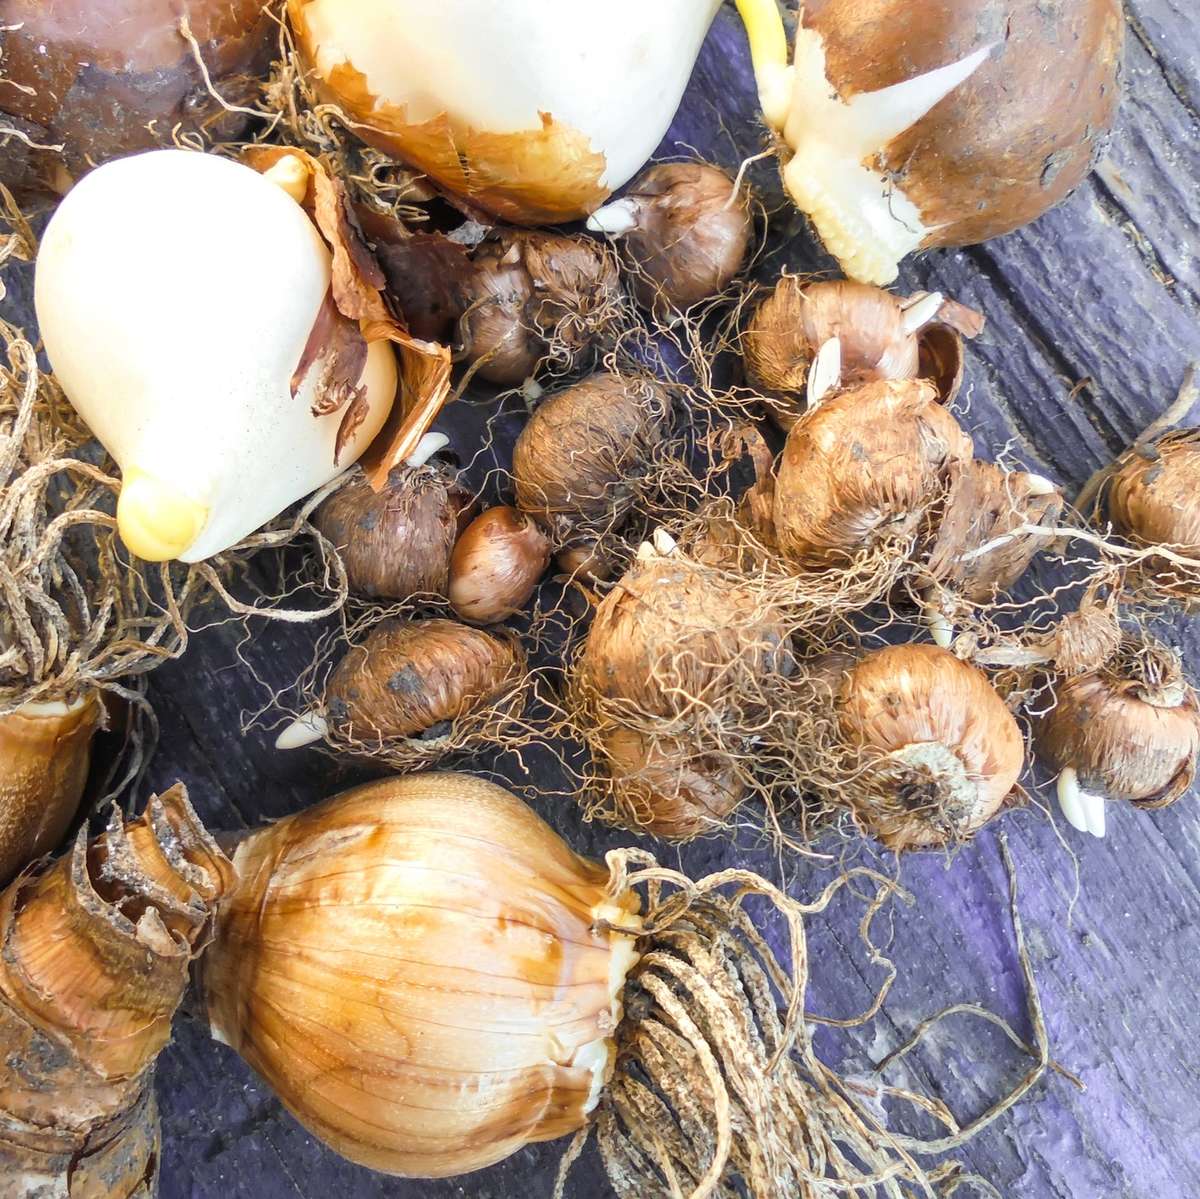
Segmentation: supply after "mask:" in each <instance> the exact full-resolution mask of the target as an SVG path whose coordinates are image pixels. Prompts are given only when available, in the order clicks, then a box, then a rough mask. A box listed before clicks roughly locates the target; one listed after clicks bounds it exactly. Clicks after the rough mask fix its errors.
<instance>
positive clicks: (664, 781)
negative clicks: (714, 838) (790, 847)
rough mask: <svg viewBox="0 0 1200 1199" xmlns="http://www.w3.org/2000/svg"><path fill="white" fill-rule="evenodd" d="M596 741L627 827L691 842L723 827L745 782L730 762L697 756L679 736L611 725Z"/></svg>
mask: <svg viewBox="0 0 1200 1199" xmlns="http://www.w3.org/2000/svg"><path fill="white" fill-rule="evenodd" d="M600 744H601V747H602V757H603V761H604V765H605V767H606V769H607V771H608V773H609V776H610V779H611V785H612V791H613V798H614V801H615V805H616V809H617V815H618V822H619V823H620V824H621V825H622V826H624V827H625V828H629V829H633V830H636V831H639V832H643V833H647V834H650V835H652V836H655V837H664V838H666V839H668V840H672V841H689V840H691V839H692V838H693V837H702V836H704V835H706V834H708V833H712V832H716V831H717V830H719V829H722V828H724V827H726V824H727V822H728V820H729V817H730V816H731V815H732V813H733V811H734V810H735V809H736V808H737V806H738V804H739V803H741V801H742V800H743V799H744V798H745V795H746V787H745V784H744V783H743V782H742V780H741V779H740V778H739V777H738V775H737V773H736V772H735V771H734V770H733V769H732V767H731V765H730V764H729V763H727V762H724V763H723V762H721V761H720V759H719V758H717V757H716V756H715V755H713V756H698V755H697V754H696V752H695V750H694V749H691V748H690V747H689V746H688V745H687V744H686V743H685V742H684V741H682V740H680V739H678V738H672V737H656V738H647V737H644V736H642V734H640V733H638V732H637V731H636V730H634V729H625V728H614V729H611V730H609V731H607V732H606V733H604V734H603V735H602V737H601V739H600Z"/></svg>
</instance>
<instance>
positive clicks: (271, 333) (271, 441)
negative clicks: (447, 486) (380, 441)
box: [35, 150, 397, 562]
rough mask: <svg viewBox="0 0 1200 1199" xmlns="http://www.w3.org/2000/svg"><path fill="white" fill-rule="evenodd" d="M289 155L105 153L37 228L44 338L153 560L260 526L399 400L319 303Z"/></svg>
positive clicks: (348, 328) (370, 432) (323, 266)
mask: <svg viewBox="0 0 1200 1199" xmlns="http://www.w3.org/2000/svg"><path fill="white" fill-rule="evenodd" d="M286 166H287V160H285V161H284V163H283V164H281V167H277V168H275V169H274V170H273V171H272V172H270V173H268V174H267V175H261V174H259V173H258V172H257V171H255V170H252V169H251V168H250V167H247V166H244V165H241V164H240V163H236V162H232V161H229V160H227V159H223V158H217V157H214V156H210V155H205V154H196V153H192V152H188V151H182V150H161V151H153V152H151V153H148V154H141V155H137V156H135V157H131V158H124V159H120V160H118V161H116V162H112V163H109V164H107V165H105V166H103V167H101V168H100V169H98V170H96V171H94V172H92V174H90V175H88V176H87V177H86V178H85V179H84V180H83V181H82V182H81V183H79V184H78V185H77V186H76V187H75V188H74V190H72V191H71V192H70V194H69V195H68V196H67V197H66V199H65V200H64V201H63V203H62V205H61V206H60V207H59V209H58V212H57V213H56V214H55V216H54V219H53V220H52V221H51V222H50V225H49V227H48V228H47V230H46V234H45V237H44V239H43V241H42V246H41V251H40V253H39V255H38V261H37V281H36V294H35V298H36V306H37V316H38V321H39V324H40V326H41V332H42V337H43V340H44V342H45V347H46V352H47V354H48V356H49V358H50V362H51V365H52V366H53V368H54V371H55V373H56V375H57V377H58V381H59V383H60V384H61V386H62V388H63V390H64V391H65V393H66V395H67V397H68V399H70V401H71V403H72V404H73V405H74V406H75V408H76V409H77V410H78V412H79V414H80V415H81V416H82V417H83V419H84V420H85V421H86V422H87V424H88V426H89V427H90V428H91V430H92V432H93V433H95V435H96V437H97V438H99V440H100V441H101V442H102V443H103V445H104V446H105V448H106V449H107V450H108V451H109V453H110V454H111V455H112V456H113V458H114V459H115V460H116V461H117V463H118V465H119V466H120V467H121V471H122V476H123V484H122V491H121V497H120V501H119V504H118V510H117V520H118V526H119V529H120V533H121V537H122V539H123V540H124V542H125V544H126V545H127V546H128V548H129V549H130V550H131V551H132V552H133V553H134V554H136V555H137V556H139V557H141V558H144V559H147V560H149V561H166V560H169V559H180V560H182V561H184V562H198V561H201V560H202V559H205V558H208V557H211V556H212V555H213V554H217V553H219V552H221V551H222V550H224V549H227V548H228V547H229V546H231V545H233V544H234V543H236V542H237V541H239V540H241V539H242V538H243V537H245V536H246V535H247V534H249V533H252V532H253V531H254V530H255V529H258V528H260V527H261V526H262V525H264V524H266V523H267V522H268V521H270V520H271V519H272V518H273V517H275V516H277V515H278V514H279V513H280V512H282V511H283V510H284V509H285V508H287V507H288V506H289V505H290V504H292V503H294V502H295V501H297V500H299V499H302V498H303V497H304V496H306V495H308V494H310V493H311V492H313V491H315V490H316V489H317V488H319V487H321V486H322V485H323V484H325V483H326V482H328V481H329V480H330V479H332V478H334V477H335V476H336V475H338V474H339V473H341V471H343V470H345V469H346V467H347V466H350V465H351V464H352V463H354V462H355V461H356V460H357V459H358V457H359V456H360V455H361V454H362V453H363V451H364V450H365V449H366V448H367V446H368V445H369V444H370V442H371V440H372V439H373V438H374V436H375V435H376V433H378V431H379V430H380V428H381V427H382V425H383V423H384V420H385V419H386V418H387V415H388V413H389V411H390V410H391V406H392V402H393V400H394V399H395V396H396V388H397V369H396V361H395V357H394V354H393V351H392V349H391V347H390V345H389V344H388V343H387V342H385V341H376V342H372V343H371V344H369V345H368V344H367V342H366V340H365V339H364V338H363V336H362V333H361V331H360V329H359V327H358V325H357V322H348V321H347V320H346V318H344V317H342V316H341V315H340V314H339V313H338V312H337V310H336V308H335V307H334V305H333V303H332V300H331V299H330V298H329V297H330V294H331V293H330V288H331V276H332V257H331V254H330V251H329V249H328V247H327V246H326V243H325V241H324V240H323V239H322V237H321V234H320V233H319V231H318V230H317V227H316V225H315V224H314V223H313V221H312V220H311V219H310V217H309V216H308V214H307V213H306V211H305V209H304V208H302V207H301V205H300V203H298V202H297V198H296V197H297V196H302V195H303V188H297V187H295V186H293V185H292V183H293V180H292V179H291V176H290V175H289V173H288V171H287V170H286ZM350 413H353V419H352V420H351V419H349V417H348V414H350Z"/></svg>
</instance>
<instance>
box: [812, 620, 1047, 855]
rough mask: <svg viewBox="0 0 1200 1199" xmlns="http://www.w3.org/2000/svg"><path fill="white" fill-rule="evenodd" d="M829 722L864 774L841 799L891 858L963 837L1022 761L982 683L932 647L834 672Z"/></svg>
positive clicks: (987, 812) (1009, 726) (882, 655)
mask: <svg viewBox="0 0 1200 1199" xmlns="http://www.w3.org/2000/svg"><path fill="white" fill-rule="evenodd" d="M835 705H836V719H837V728H838V732H839V735H840V737H841V739H842V741H843V743H844V744H845V745H846V746H847V747H849V748H850V749H851V750H853V751H854V752H855V753H856V754H858V755H859V756H860V758H861V761H862V763H863V765H864V773H863V775H862V778H861V779H860V780H857V781H856V784H855V785H852V786H847V787H846V789H845V795H846V798H847V800H848V801H849V802H850V804H851V805H852V806H853V807H854V810H855V813H856V815H857V816H858V818H859V820H861V821H862V823H863V824H864V825H865V826H866V828H867V829H868V830H869V831H870V832H871V833H872V835H874V836H875V837H877V838H878V839H879V840H880V841H881V842H883V844H884V845H886V846H887V847H888V848H889V849H894V850H897V851H899V850H904V849H925V848H934V847H939V846H944V845H950V844H953V843H955V842H957V841H961V840H963V839H965V838H967V837H970V836H971V835H972V834H973V833H975V832H976V831H977V830H978V829H980V828H982V827H983V825H984V824H985V823H987V821H988V820H990V819H991V818H992V816H994V815H995V814H996V812H998V811H999V809H1000V806H1001V805H1002V804H1003V803H1004V800H1005V798H1006V797H1007V796H1008V795H1009V793H1010V792H1011V791H1012V789H1013V787H1014V786H1015V785H1016V782H1017V779H1018V778H1019V777H1020V774H1021V770H1022V768H1023V766H1024V762H1025V745H1024V741H1023V740H1022V737H1021V730H1020V729H1019V728H1018V726H1017V722H1016V721H1015V720H1014V719H1013V717H1012V714H1011V713H1010V712H1009V710H1008V708H1007V707H1005V705H1004V701H1003V700H1002V699H1001V698H1000V696H999V695H998V694H997V693H996V691H995V689H994V688H993V687H992V685H991V683H990V682H988V679H987V676H986V675H985V674H983V672H982V671H980V670H977V669H976V668H975V667H974V666H970V665H968V664H967V663H965V662H962V661H960V660H959V659H958V658H956V657H955V656H954V655H953V654H951V653H949V652H948V651H946V650H943V649H939V648H938V647H937V646H933V645H915V644H914V645H899V646H891V647H889V648H887V649H882V650H878V651H876V652H875V653H872V654H868V655H867V656H866V657H864V658H863V659H862V660H861V661H859V662H858V663H857V664H855V665H854V666H852V667H850V668H849V669H843V670H842V672H841V682H840V686H839V687H838V689H837V692H836V700H835Z"/></svg>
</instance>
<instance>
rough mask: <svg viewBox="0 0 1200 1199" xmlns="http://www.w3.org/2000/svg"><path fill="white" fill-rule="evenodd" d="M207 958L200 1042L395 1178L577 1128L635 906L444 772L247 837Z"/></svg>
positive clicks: (476, 1161)
mask: <svg viewBox="0 0 1200 1199" xmlns="http://www.w3.org/2000/svg"><path fill="white" fill-rule="evenodd" d="M234 862H235V865H236V868H237V871H238V878H239V880H240V881H239V885H238V887H237V890H236V891H235V892H234V894H233V895H232V897H231V899H230V901H229V902H228V903H227V904H226V905H225V906H224V908H223V912H222V918H221V921H220V924H219V927H218V930H217V936H216V940H215V943H214V944H213V946H212V948H211V949H210V950H209V952H208V954H207V955H206V957H205V959H204V964H203V986H204V994H205V996H206V1000H207V1003H208V1014H209V1019H210V1021H211V1024H212V1030H213V1034H214V1036H216V1037H217V1038H218V1039H220V1040H222V1041H224V1042H225V1043H227V1044H229V1045H231V1046H232V1047H233V1048H234V1049H236V1050H237V1051H238V1052H239V1053H240V1054H241V1055H242V1056H243V1057H244V1058H245V1059H246V1060H247V1061H248V1062H249V1063H250V1065H251V1066H253V1067H254V1068H255V1069H256V1070H257V1071H258V1072H259V1073H260V1074H261V1075H262V1076H263V1077H264V1078H265V1079H266V1080H267V1082H268V1083H270V1085H271V1086H272V1087H273V1088H274V1089H275V1091H276V1092H277V1093H278V1094H279V1097H280V1098H281V1099H282V1101H283V1103H284V1105H285V1106H286V1107H287V1108H288V1110H289V1111H291V1112H292V1114H293V1115H295V1116H296V1118H297V1119H298V1120H300V1121H301V1123H303V1124H304V1125H305V1127H307V1128H308V1129H309V1130H310V1131H312V1132H313V1133H315V1134H316V1135H317V1136H319V1137H320V1138H321V1139H322V1140H323V1141H325V1142H326V1143H327V1144H329V1145H331V1146H332V1147H333V1148H334V1149H336V1150H337V1151H338V1152H339V1153H341V1154H343V1155H344V1156H346V1157H348V1158H350V1159H351V1160H352V1161H356V1162H359V1163H361V1164H362V1165H365V1166H369V1167H370V1168H372V1169H375V1170H380V1171H384V1172H386V1173H390V1174H400V1175H403V1176H406V1177H422V1178H440V1177H448V1176H451V1175H455V1174H462V1173H466V1172H467V1171H470V1170H477V1169H482V1168H483V1167H484V1166H488V1165H491V1164H492V1163H493V1162H497V1161H500V1160H501V1159H502V1158H504V1157H507V1156H508V1155H509V1154H511V1153H513V1152H515V1151H516V1150H517V1149H520V1148H521V1147H522V1146H524V1145H528V1144H531V1143H535V1142H538V1141H547V1140H552V1139H554V1138H557V1137H561V1136H565V1135H567V1134H569V1133H571V1132H574V1131H575V1130H577V1129H578V1128H581V1127H582V1126H583V1124H584V1123H585V1121H586V1119H587V1114H588V1112H589V1111H590V1110H591V1109H592V1107H593V1106H594V1105H595V1103H596V1101H597V1099H598V1098H599V1095H600V1091H601V1088H602V1087H603V1085H604V1083H605V1081H606V1080H607V1078H608V1076H609V1074H610V1072H611V1069H612V1062H613V1059H614V1057H615V1046H614V1044H613V1041H612V1037H613V1034H614V1032H615V1030H616V1027H617V1024H618V1022H619V1020H620V1017H621V992H622V989H623V986H624V981H625V977H626V974H627V973H628V971H629V970H630V968H631V967H632V966H633V964H634V962H635V961H636V957H637V955H636V951H635V948H634V942H633V939H632V938H631V937H629V936H627V935H624V934H622V933H619V932H616V931H613V930H612V929H610V928H608V927H607V926H606V925H605V923H604V921H605V920H609V921H612V922H613V923H614V924H617V925H619V926H621V927H623V928H627V929H629V928H633V929H636V927H637V925H638V919H637V916H636V910H637V901H636V898H635V897H634V896H633V895H632V894H631V893H630V892H628V891H625V892H624V893H618V894H617V895H616V896H615V897H613V896H611V895H610V893H609V872H608V871H607V870H605V869H604V868H602V867H600V866H598V865H595V864H593V863H590V862H587V861H584V860H583V859H582V858H579V857H576V855H575V854H573V853H572V852H571V851H570V850H569V849H568V848H567V846H566V845H565V844H564V843H563V842H562V841H561V840H560V839H559V838H558V836H557V835H556V834H555V833H554V832H553V831H552V830H551V829H550V828H549V827H548V826H547V825H546V824H544V823H543V822H542V821H541V820H540V819H538V817H537V816H535V815H534V814H533V813H532V812H531V811H530V810H529V809H528V808H527V807H526V806H525V805H524V804H522V803H521V802H520V801H519V800H517V799H516V798H515V797H514V796H512V795H510V794H509V793H508V792H506V791H504V790H502V789H501V788H499V787H496V786H494V785H492V784H490V783H486V782H483V781H481V780H478V779H474V778H470V777H468V776H465V775H460V774H424V775H420V774H419V775H409V776H407V777H405V778H398V779H389V780H386V781H384V782H380V783H373V784H370V785H369V786H366V787H361V788H359V789H357V790H355V791H351V792H349V793H347V794H345V795H343V796H341V797H339V798H337V799H335V800H331V801H329V802H328V803H325V804H321V805H319V806H318V807H316V808H312V809H309V810H308V811H306V812H302V813H300V814H299V815H296V816H292V817H289V818H288V819H285V820H281V821H279V822H278V823H276V824H273V825H271V826H270V827H269V828H264V829H262V830H260V831H258V832H257V833H253V834H251V835H250V837H248V838H247V839H246V840H245V841H244V842H243V843H242V844H241V845H240V846H239V848H238V851H237V854H236V856H235V859H234Z"/></svg>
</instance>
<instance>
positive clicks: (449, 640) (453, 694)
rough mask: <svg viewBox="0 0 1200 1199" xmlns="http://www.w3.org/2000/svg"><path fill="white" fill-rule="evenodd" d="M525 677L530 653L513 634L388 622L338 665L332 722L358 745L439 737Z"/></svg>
mask: <svg viewBox="0 0 1200 1199" xmlns="http://www.w3.org/2000/svg"><path fill="white" fill-rule="evenodd" d="M523 674H524V658H523V656H522V654H521V652H520V650H519V649H518V648H517V647H516V645H515V644H514V643H513V642H512V641H510V640H508V639H506V638H501V637H497V636H495V635H493V634H491V633H485V632H484V631H483V630H482V629H472V628H469V627H468V626H467V625H462V624H459V623H458V622H457V621H453V620H418V621H406V620H385V621H383V622H382V623H380V624H378V625H376V626H375V628H374V629H372V631H371V633H370V635H369V636H368V637H367V639H366V640H365V641H364V642H362V644H360V645H356V646H354V647H353V648H352V649H351V650H350V651H349V652H348V653H347V654H346V656H345V657H344V658H343V659H342V660H341V662H340V663H338V666H337V669H336V670H335V671H334V672H333V674H332V676H331V677H330V680H329V684H328V686H327V687H326V689H325V706H326V720H327V721H328V723H329V727H330V728H331V729H332V730H333V731H334V732H335V733H337V734H339V735H341V736H343V737H346V738H348V739H349V740H351V741H353V742H356V743H359V744H365V745H372V744H375V745H378V744H380V743H381V742H384V741H388V740H393V739H404V738H424V739H432V738H436V737H438V736H441V735H442V734H443V733H445V732H446V727H445V726H446V725H447V723H449V722H452V721H455V720H458V719H459V718H461V717H463V716H466V715H468V714H469V713H471V712H473V711H475V710H478V709H480V708H482V707H484V706H485V705H486V704H488V703H489V702H490V701H491V700H493V699H496V698H497V697H499V696H500V695H502V694H503V693H504V692H506V691H507V690H508V689H510V688H511V687H513V686H514V685H515V684H516V683H517V682H518V681H519V680H520V678H521V676H522V675H523Z"/></svg>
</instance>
